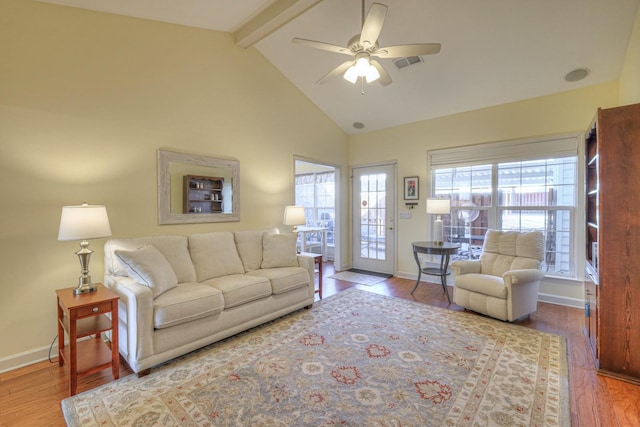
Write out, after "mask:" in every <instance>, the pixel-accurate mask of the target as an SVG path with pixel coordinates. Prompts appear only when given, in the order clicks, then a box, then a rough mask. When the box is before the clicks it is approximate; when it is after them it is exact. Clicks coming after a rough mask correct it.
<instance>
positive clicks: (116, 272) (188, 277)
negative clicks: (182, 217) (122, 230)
mask: <svg viewBox="0 0 640 427" xmlns="http://www.w3.org/2000/svg"><path fill="white" fill-rule="evenodd" d="M146 245H152V246H155V248H156V249H158V251H160V253H161V254H162V255H163V256H164V258H165V259H166V260H167V262H168V263H169V265H170V266H171V268H172V269H173V271H174V273H175V275H176V278H177V279H178V283H186V282H195V281H196V270H195V268H194V266H193V263H192V262H191V256H190V255H189V247H188V240H187V236H150V237H137V238H131V239H110V240H108V241H107V242H106V243H105V245H104V269H105V275H110V276H120V277H126V276H128V275H129V274H128V273H127V271H126V270H125V269H124V267H123V266H122V265H121V264H120V262H119V261H118V259H117V258H116V256H115V251H116V250H124V251H133V250H136V249H140V248H142V247H144V246H146Z"/></svg>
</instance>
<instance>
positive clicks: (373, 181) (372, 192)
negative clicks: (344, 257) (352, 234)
mask: <svg viewBox="0 0 640 427" xmlns="http://www.w3.org/2000/svg"><path fill="white" fill-rule="evenodd" d="M386 186H387V175H386V174H372V175H362V176H361V177H360V256H361V257H362V258H366V259H376V260H382V261H384V260H385V258H386V254H385V229H386V224H385V218H386V212H385V200H386V197H387V193H386Z"/></svg>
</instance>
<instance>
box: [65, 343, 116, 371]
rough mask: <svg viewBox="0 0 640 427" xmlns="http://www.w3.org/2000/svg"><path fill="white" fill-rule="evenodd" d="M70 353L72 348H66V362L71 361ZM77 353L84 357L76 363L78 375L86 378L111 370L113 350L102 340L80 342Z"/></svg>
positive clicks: (79, 358)
mask: <svg viewBox="0 0 640 427" xmlns="http://www.w3.org/2000/svg"><path fill="white" fill-rule="evenodd" d="M69 351H70V346H66V347H65V348H64V352H63V354H62V357H63V358H64V360H65V362H69V361H70V360H71V356H70V354H69ZM76 351H77V352H78V354H81V355H82V357H78V359H77V362H76V363H77V366H76V375H78V376H84V375H88V374H91V373H94V372H100V371H102V370H103V369H107V368H111V361H112V359H111V356H112V355H111V349H110V348H109V347H108V346H107V344H106V343H105V342H104V341H102V339H93V338H89V339H86V340H82V341H78V343H77V347H76Z"/></svg>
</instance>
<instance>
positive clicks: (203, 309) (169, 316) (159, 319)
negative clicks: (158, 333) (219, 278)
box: [153, 283, 224, 329]
mask: <svg viewBox="0 0 640 427" xmlns="http://www.w3.org/2000/svg"><path fill="white" fill-rule="evenodd" d="M223 309H224V299H223V297H222V292H220V291H219V290H218V289H215V288H212V287H211V286H206V285H202V284H200V283H180V284H178V286H176V287H175V288H173V289H171V290H169V291H167V292H165V293H163V294H162V295H160V296H158V297H157V298H156V299H154V300H153V327H154V328H155V329H162V328H168V327H171V326H176V325H180V324H181V323H187V322H191V321H193V320H196V319H201V318H203V317H207V316H213V315H216V314H218V313H221V312H222V310H223Z"/></svg>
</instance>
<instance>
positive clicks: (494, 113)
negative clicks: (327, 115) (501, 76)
mask: <svg viewBox="0 0 640 427" xmlns="http://www.w3.org/2000/svg"><path fill="white" fill-rule="evenodd" d="M617 103H618V84H617V83H615V82H614V83H608V84H601V85H597V86H592V87H588V88H585V89H579V90H573V91H569V92H565V93H561V94H557V95H550V96H544V97H540V98H534V99H529V100H526V101H521V102H515V103H511V104H503V105H498V106H496V107H490V108H484V109H481V110H475V111H471V112H467V113H461V114H455V115H451V116H447V117H442V118H437V119H433V120H426V121H422V122H418V123H413V124H409V125H405V126H399V127H395V128H391V129H386V130H382V131H378V132H372V133H368V134H364V135H358V136H352V137H351V138H350V141H349V161H350V163H351V165H359V164H367V163H373V162H378V161H383V160H389V161H392V160H393V161H397V165H398V178H399V180H398V181H399V182H398V189H397V206H398V213H400V212H411V219H398V220H397V221H396V230H397V269H396V272H397V275H398V276H400V277H415V276H416V275H417V267H416V265H415V261H414V259H413V254H412V252H411V242H413V241H417V240H428V234H427V233H428V231H427V224H428V223H427V214H426V213H425V209H426V206H425V200H426V198H427V195H428V194H429V193H428V189H427V188H426V184H427V150H432V149H436V148H445V147H455V146H463V145H470V144H478V143H483V142H492V141H503V140H511V139H521V138H531V137H536V136H543V135H552V134H560V133H567V132H584V131H585V130H586V128H587V127H588V125H589V122H590V121H591V120H592V118H593V116H594V114H595V111H596V109H597V107H611V106H616V105H617ZM405 176H419V177H420V184H421V186H422V187H421V189H420V201H419V202H420V203H419V204H418V206H416V207H415V208H414V209H413V210H411V211H409V210H408V209H407V208H406V207H405V205H404V200H403V193H402V185H403V180H402V177H405ZM398 216H399V215H398ZM541 292H542V293H549V294H552V295H554V298H555V297H568V298H581V297H582V295H583V293H582V287H581V286H580V285H576V284H569V285H562V284H554V285H546V284H543V286H542V287H541Z"/></svg>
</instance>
